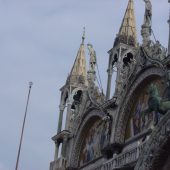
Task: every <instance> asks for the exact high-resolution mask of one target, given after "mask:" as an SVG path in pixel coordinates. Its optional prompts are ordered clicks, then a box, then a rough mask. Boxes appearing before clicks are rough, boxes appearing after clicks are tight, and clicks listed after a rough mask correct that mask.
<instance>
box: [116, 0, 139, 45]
mask: <svg viewBox="0 0 170 170" xmlns="http://www.w3.org/2000/svg"><path fill="white" fill-rule="evenodd" d="M115 41H116V42H115V43H117V42H122V43H125V44H128V45H133V46H136V43H137V33H136V20H135V14H134V1H133V0H129V2H128V6H127V9H126V12H125V15H124V18H123V21H122V24H121V27H120V30H119V33H118V36H117V39H116V40H115Z"/></svg>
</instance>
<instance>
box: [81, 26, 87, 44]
mask: <svg viewBox="0 0 170 170" xmlns="http://www.w3.org/2000/svg"><path fill="white" fill-rule="evenodd" d="M85 29H86V28H85V27H83V36H82V44H84V39H85Z"/></svg>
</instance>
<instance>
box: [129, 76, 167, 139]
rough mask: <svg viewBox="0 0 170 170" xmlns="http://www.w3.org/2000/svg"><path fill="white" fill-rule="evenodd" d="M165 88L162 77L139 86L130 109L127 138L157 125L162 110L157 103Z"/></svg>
mask: <svg viewBox="0 0 170 170" xmlns="http://www.w3.org/2000/svg"><path fill="white" fill-rule="evenodd" d="M164 89H165V84H164V83H163V81H162V80H161V79H160V78H157V79H155V80H153V81H149V82H147V83H146V84H144V85H143V86H141V87H139V88H138V90H137V93H138V95H137V98H136V100H135V102H134V104H133V106H132V109H131V111H130V112H131V113H130V119H129V122H128V127H127V130H126V139H127V138H130V137H133V136H135V135H137V134H139V133H141V132H142V131H144V130H147V129H149V128H151V127H153V126H155V125H156V124H157V123H158V122H159V120H160V118H161V113H162V112H161V111H160V109H159V108H157V103H159V101H160V100H159V99H160V97H162V96H163V93H164Z"/></svg>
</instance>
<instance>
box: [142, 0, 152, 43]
mask: <svg viewBox="0 0 170 170" xmlns="http://www.w3.org/2000/svg"><path fill="white" fill-rule="evenodd" d="M144 2H145V15H144V24H143V25H142V30H141V34H142V37H143V44H144V45H148V43H149V42H150V36H151V30H152V29H151V25H152V4H151V2H150V0H144Z"/></svg>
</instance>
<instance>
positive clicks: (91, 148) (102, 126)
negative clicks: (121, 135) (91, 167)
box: [79, 119, 110, 166]
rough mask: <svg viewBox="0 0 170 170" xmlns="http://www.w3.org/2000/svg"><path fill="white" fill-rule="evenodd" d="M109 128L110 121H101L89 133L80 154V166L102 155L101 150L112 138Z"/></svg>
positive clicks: (96, 122)
mask: <svg viewBox="0 0 170 170" xmlns="http://www.w3.org/2000/svg"><path fill="white" fill-rule="evenodd" d="M109 126H110V125H109V122H108V121H103V120H100V119H99V120H97V121H95V123H94V124H93V125H92V127H91V128H90V129H89V130H88V131H87V134H86V136H85V138H84V142H83V145H82V148H81V152H80V159H79V166H83V165H84V164H87V163H89V162H90V161H92V160H95V159H96V158H99V157H100V156H101V155H102V153H101V150H102V149H103V147H104V146H106V145H107V144H108V142H109V138H110V135H109Z"/></svg>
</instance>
